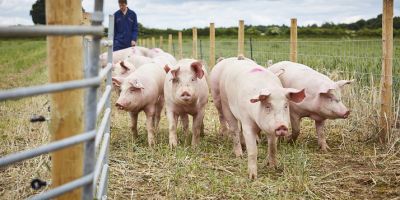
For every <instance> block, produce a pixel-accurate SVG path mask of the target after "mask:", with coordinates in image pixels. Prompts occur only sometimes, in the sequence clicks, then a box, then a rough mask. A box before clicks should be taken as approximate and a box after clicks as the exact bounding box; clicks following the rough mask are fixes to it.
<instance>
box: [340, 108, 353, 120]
mask: <svg viewBox="0 0 400 200" xmlns="http://www.w3.org/2000/svg"><path fill="white" fill-rule="evenodd" d="M350 112H351V111H350V110H347V111H346V112H345V113H344V114H343V115H342V117H343V119H347V118H348V117H349V115H350Z"/></svg>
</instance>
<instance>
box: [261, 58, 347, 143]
mask: <svg viewBox="0 0 400 200" xmlns="http://www.w3.org/2000/svg"><path fill="white" fill-rule="evenodd" d="M268 69H269V70H271V71H272V72H278V71H284V73H282V74H281V75H280V76H279V78H280V80H281V81H282V84H283V86H284V87H293V88H297V89H300V88H305V89H306V94H307V95H306V98H305V99H304V101H303V102H302V103H299V104H293V103H291V104H290V120H291V124H292V134H291V135H290V136H289V141H290V142H294V141H296V139H297V137H298V135H299V133H300V121H301V118H303V117H310V118H311V119H313V120H314V121H315V126H316V129H317V135H318V144H319V146H320V148H321V150H322V151H327V150H328V149H329V146H328V145H327V143H326V138H325V135H324V132H323V129H324V123H325V120H326V119H337V118H342V119H346V118H347V117H348V116H349V115H350V110H349V109H347V108H346V106H345V105H343V102H342V96H341V89H342V87H343V86H344V85H347V84H350V83H351V82H353V80H351V81H348V80H341V81H337V82H334V81H332V80H331V79H330V78H328V77H327V76H325V75H323V74H321V73H319V72H317V71H315V70H313V69H311V68H310V67H307V66H305V65H302V64H299V63H294V62H289V61H282V62H279V63H276V64H274V65H272V66H270V67H269V68H268Z"/></svg>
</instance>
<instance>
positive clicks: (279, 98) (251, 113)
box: [210, 56, 305, 179]
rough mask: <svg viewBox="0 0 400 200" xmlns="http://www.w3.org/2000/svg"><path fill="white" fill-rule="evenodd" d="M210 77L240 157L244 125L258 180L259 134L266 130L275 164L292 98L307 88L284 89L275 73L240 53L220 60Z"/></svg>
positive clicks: (250, 166)
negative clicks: (237, 55) (257, 140)
mask: <svg viewBox="0 0 400 200" xmlns="http://www.w3.org/2000/svg"><path fill="white" fill-rule="evenodd" d="M210 80H211V91H213V92H212V95H213V100H214V102H216V104H218V105H217V110H218V112H219V115H220V117H221V116H222V118H223V120H222V121H226V122H227V123H228V128H229V132H230V134H231V135H232V136H233V142H234V145H233V147H234V153H235V155H236V156H237V157H239V156H242V155H243V151H242V146H241V141H240V131H241V130H240V127H239V125H238V124H239V123H241V125H242V131H243V137H244V140H245V141H244V142H245V145H246V149H247V153H248V172H249V178H250V179H256V178H257V143H256V138H257V135H258V134H259V133H260V131H264V132H266V133H267V138H268V164H269V165H270V166H271V167H275V166H276V165H277V159H276V155H275V154H276V151H277V138H278V137H283V136H285V135H287V132H288V127H289V124H290V120H289V101H291V102H294V103H299V102H301V101H302V100H303V99H304V97H305V92H304V89H301V90H298V89H294V88H283V86H282V84H281V82H280V80H279V78H278V77H277V76H276V75H275V74H274V73H272V72H271V71H269V70H266V69H265V68H263V67H261V66H259V65H258V64H256V63H255V62H254V61H251V60H249V59H246V58H243V57H241V56H239V57H238V58H227V59H224V60H222V61H220V62H219V63H217V64H216V65H215V67H214V68H213V69H212V71H211V75H210Z"/></svg>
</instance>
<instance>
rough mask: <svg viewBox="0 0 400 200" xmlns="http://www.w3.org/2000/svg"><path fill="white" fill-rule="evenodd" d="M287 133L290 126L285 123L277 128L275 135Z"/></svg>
mask: <svg viewBox="0 0 400 200" xmlns="http://www.w3.org/2000/svg"><path fill="white" fill-rule="evenodd" d="M287 133H288V128H287V127H286V126H285V125H281V126H279V127H278V128H277V129H275V135H276V136H278V137H280V136H281V137H283V136H286V135H287Z"/></svg>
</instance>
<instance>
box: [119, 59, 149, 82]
mask: <svg viewBox="0 0 400 200" xmlns="http://www.w3.org/2000/svg"><path fill="white" fill-rule="evenodd" d="M151 62H153V59H151V58H148V57H145V56H140V55H134V56H129V57H128V58H126V59H124V60H123V61H120V62H117V63H115V64H114V68H113V76H121V77H126V76H128V75H129V74H130V73H132V72H133V71H135V69H137V68H139V67H141V66H142V65H144V64H147V63H151Z"/></svg>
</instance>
